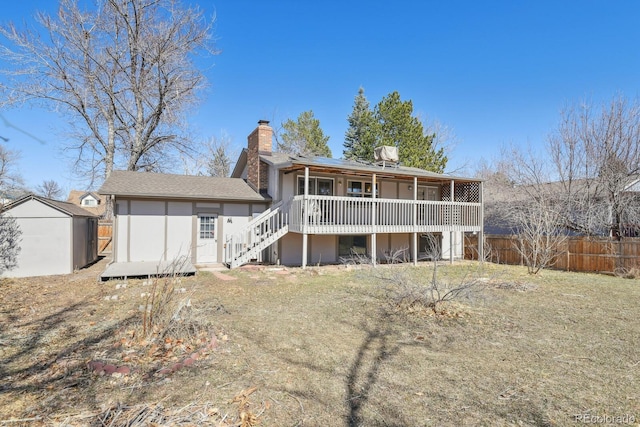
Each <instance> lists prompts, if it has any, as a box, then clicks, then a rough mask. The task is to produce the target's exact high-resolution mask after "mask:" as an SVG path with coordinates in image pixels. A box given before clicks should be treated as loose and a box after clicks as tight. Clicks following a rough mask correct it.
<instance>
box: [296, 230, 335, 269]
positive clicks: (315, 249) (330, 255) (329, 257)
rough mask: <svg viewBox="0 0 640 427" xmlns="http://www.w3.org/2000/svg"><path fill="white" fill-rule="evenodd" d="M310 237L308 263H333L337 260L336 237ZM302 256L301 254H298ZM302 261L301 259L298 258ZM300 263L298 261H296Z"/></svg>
mask: <svg viewBox="0 0 640 427" xmlns="http://www.w3.org/2000/svg"><path fill="white" fill-rule="evenodd" d="M309 237H310V239H309V240H310V247H311V254H310V263H311V264H318V263H334V262H336V261H337V260H338V254H337V249H338V248H337V246H338V243H337V237H336V236H332V235H313V236H309ZM300 253H301V254H302V252H300ZM300 260H302V258H300ZM298 262H300V261H298Z"/></svg>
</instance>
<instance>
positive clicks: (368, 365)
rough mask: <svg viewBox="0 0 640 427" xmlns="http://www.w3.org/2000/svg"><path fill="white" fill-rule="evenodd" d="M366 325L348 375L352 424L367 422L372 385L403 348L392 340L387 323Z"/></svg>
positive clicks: (349, 409) (348, 419) (348, 420)
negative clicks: (384, 366)
mask: <svg viewBox="0 0 640 427" xmlns="http://www.w3.org/2000/svg"><path fill="white" fill-rule="evenodd" d="M363 328H364V330H365V332H366V335H365V337H364V339H363V340H362V343H361V344H360V347H359V348H358V351H357V353H356V357H355V359H354V360H353V363H352V364H351V366H350V368H349V371H348V374H347V378H346V386H347V396H346V402H347V408H348V414H347V419H346V425H347V426H348V427H357V426H361V425H364V422H363V416H362V410H363V408H364V406H365V405H366V404H367V402H368V401H369V397H370V395H371V389H372V387H373V386H374V385H375V384H376V383H377V382H378V378H379V375H380V369H381V368H382V366H383V365H384V364H385V363H387V362H389V361H390V360H391V358H393V356H395V355H396V354H397V353H398V351H399V350H400V345H399V344H398V343H395V344H392V343H391V342H390V338H391V331H390V329H389V328H388V327H386V326H385V325H381V324H377V325H375V326H374V327H368V326H366V325H364V326H363Z"/></svg>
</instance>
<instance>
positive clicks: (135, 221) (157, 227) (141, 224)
mask: <svg viewBox="0 0 640 427" xmlns="http://www.w3.org/2000/svg"><path fill="white" fill-rule="evenodd" d="M129 221H130V227H131V228H130V230H129V236H130V241H129V250H130V251H131V252H130V254H129V261H132V262H136V261H156V262H157V261H161V260H162V259H163V256H164V244H165V231H164V230H165V202H158V201H149V200H132V201H131V212H130V218H129Z"/></svg>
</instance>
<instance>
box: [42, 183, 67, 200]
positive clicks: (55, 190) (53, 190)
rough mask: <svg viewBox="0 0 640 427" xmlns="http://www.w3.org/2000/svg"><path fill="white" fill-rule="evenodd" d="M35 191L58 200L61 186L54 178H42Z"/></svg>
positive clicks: (60, 195) (60, 194)
mask: <svg viewBox="0 0 640 427" xmlns="http://www.w3.org/2000/svg"><path fill="white" fill-rule="evenodd" d="M36 191H37V193H38V194H40V195H41V196H43V197H46V198H47V199H54V200H59V199H60V197H62V192H63V190H62V187H60V185H59V184H58V183H57V182H56V181H54V180H52V179H51V180H44V181H42V184H40V185H38V186H37V187H36Z"/></svg>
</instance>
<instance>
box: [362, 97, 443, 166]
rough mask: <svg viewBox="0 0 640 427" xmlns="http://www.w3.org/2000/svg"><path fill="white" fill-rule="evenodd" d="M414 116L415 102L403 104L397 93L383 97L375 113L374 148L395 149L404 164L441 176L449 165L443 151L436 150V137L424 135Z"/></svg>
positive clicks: (418, 121)
mask: <svg viewBox="0 0 640 427" xmlns="http://www.w3.org/2000/svg"><path fill="white" fill-rule="evenodd" d="M412 114H413V103H412V102H411V101H410V100H409V101H402V100H401V99H400V94H399V93H398V92H393V93H390V94H389V95H387V96H386V97H384V98H382V100H381V101H380V102H379V103H378V105H376V107H375V109H374V112H373V116H374V120H375V121H376V123H377V127H376V143H375V146H376V147H379V146H381V145H391V146H396V147H398V157H399V158H400V162H401V163H402V165H404V166H410V167H416V168H420V169H425V170H429V171H432V172H438V173H442V172H443V171H444V168H445V166H446V165H447V157H446V156H445V154H444V149H443V148H440V149H439V150H436V149H435V147H434V139H435V134H429V135H425V133H424V128H423V126H422V123H421V122H420V120H419V119H418V118H417V117H414V116H413V115H412Z"/></svg>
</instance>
